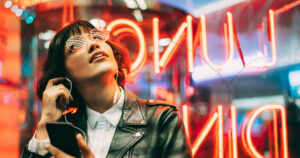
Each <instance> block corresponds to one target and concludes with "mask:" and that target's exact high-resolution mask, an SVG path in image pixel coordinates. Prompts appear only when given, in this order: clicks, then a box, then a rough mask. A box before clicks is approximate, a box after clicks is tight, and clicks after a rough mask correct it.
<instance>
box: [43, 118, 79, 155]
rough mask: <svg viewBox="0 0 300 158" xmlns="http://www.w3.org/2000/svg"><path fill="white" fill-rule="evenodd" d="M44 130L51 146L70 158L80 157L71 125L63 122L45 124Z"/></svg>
mask: <svg viewBox="0 0 300 158" xmlns="http://www.w3.org/2000/svg"><path fill="white" fill-rule="evenodd" d="M46 129H47V131H48V135H49V138H50V142H51V144H52V145H53V146H55V147H57V148H59V149H60V150H62V151H64V152H65V153H67V154H69V155H71V156H75V157H81V152H80V149H79V147H78V143H77V139H76V136H75V131H74V127H73V125H72V124H70V123H65V122H48V123H46Z"/></svg>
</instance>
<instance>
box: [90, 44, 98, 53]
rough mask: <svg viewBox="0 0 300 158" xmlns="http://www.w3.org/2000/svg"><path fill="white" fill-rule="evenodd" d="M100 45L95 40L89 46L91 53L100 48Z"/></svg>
mask: <svg viewBox="0 0 300 158" xmlns="http://www.w3.org/2000/svg"><path fill="white" fill-rule="evenodd" d="M99 48H100V45H99V44H98V43H96V42H93V43H91V44H90V46H89V53H92V52H93V51H94V50H95V49H99Z"/></svg>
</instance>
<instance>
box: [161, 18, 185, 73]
mask: <svg viewBox="0 0 300 158" xmlns="http://www.w3.org/2000/svg"><path fill="white" fill-rule="evenodd" d="M187 25H188V24H187V23H186V22H183V23H182V24H181V25H180V27H179V29H178V31H177V32H176V34H175V35H174V37H173V38H172V41H171V43H170V44H169V45H168V47H167V48H166V50H165V52H164V53H163V55H162V57H161V59H160V61H159V66H160V67H162V68H165V67H166V66H167V64H168V63H169V61H170V59H171V57H172V56H173V55H174V53H175V49H176V48H177V47H178V44H179V43H180V42H181V40H182V38H181V37H182V36H183V35H184V30H185V29H186V28H187Z"/></svg>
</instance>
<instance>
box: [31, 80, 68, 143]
mask: <svg viewBox="0 0 300 158" xmlns="http://www.w3.org/2000/svg"><path fill="white" fill-rule="evenodd" d="M64 79H65V78H64V77H56V78H52V79H50V80H49V81H48V83H47V85H46V88H45V90H44V92H43V98H42V113H41V119H40V121H39V123H38V127H37V131H36V135H35V137H36V139H38V140H44V139H46V138H48V133H47V130H46V123H47V122H56V121H57V120H58V119H59V118H60V117H61V116H62V112H63V108H62V106H63V105H69V103H70V100H71V101H73V97H72V95H71V94H69V93H70V91H69V90H68V89H67V88H66V87H65V86H64V85H63V84H59V85H55V83H56V82H58V81H60V80H64ZM59 96H60V100H59V103H60V104H63V105H56V104H57V102H56V100H57V99H58V97H59Z"/></svg>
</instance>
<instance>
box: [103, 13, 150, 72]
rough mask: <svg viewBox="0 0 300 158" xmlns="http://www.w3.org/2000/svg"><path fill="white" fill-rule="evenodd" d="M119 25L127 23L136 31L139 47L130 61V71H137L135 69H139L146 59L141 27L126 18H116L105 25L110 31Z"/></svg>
mask: <svg viewBox="0 0 300 158" xmlns="http://www.w3.org/2000/svg"><path fill="white" fill-rule="evenodd" d="M119 25H128V26H130V27H132V28H133V29H134V30H135V31H136V33H137V36H138V40H139V46H140V49H139V53H138V55H137V57H136V60H135V61H134V62H133V63H132V66H131V72H135V73H136V72H137V71H136V70H139V69H140V68H141V67H142V66H143V65H144V63H145V61H146V59H147V53H146V44H145V37H144V34H143V32H142V30H141V28H140V27H139V26H138V25H137V24H135V23H134V22H132V21H130V20H127V19H117V20H114V21H112V22H111V23H109V24H108V25H107V30H108V31H112V29H113V28H114V27H117V26H119Z"/></svg>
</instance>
